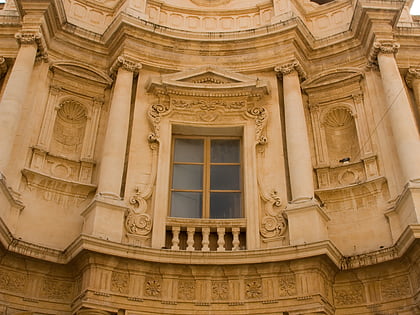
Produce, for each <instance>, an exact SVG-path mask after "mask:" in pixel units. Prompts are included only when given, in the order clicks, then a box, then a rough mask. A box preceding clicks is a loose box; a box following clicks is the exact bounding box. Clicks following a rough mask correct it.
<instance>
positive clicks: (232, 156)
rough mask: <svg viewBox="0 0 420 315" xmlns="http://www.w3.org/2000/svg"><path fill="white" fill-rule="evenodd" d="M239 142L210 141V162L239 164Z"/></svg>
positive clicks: (231, 140) (229, 140)
mask: <svg viewBox="0 0 420 315" xmlns="http://www.w3.org/2000/svg"><path fill="white" fill-rule="evenodd" d="M239 152H240V150H239V140H235V139H226V140H222V139H220V140H212V141H211V162H212V163H239V162H240V154H239Z"/></svg>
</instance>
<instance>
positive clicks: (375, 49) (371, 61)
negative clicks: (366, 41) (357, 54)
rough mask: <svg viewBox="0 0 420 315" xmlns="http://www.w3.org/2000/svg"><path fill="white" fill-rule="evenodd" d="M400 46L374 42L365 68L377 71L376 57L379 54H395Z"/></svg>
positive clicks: (387, 42)
mask: <svg viewBox="0 0 420 315" xmlns="http://www.w3.org/2000/svg"><path fill="white" fill-rule="evenodd" d="M399 48H400V44H398V43H396V42H389V41H381V42H374V43H373V45H372V48H371V50H370V53H369V57H368V64H367V67H368V68H371V69H374V70H377V69H378V55H379V54H396V53H397V52H398V49H399Z"/></svg>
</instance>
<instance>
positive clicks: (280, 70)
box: [274, 60, 306, 81]
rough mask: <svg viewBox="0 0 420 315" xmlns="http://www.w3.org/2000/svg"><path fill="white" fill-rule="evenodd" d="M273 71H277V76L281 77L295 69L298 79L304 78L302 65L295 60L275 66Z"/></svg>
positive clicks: (304, 73)
mask: <svg viewBox="0 0 420 315" xmlns="http://www.w3.org/2000/svg"><path fill="white" fill-rule="evenodd" d="M274 71H275V72H276V73H277V76H278V77H279V78H280V79H282V78H283V77H284V76H286V75H289V74H291V73H293V72H294V71H296V72H297V73H298V75H299V79H300V81H305V80H306V72H305V70H304V69H303V67H302V65H301V64H300V63H299V61H297V60H293V61H292V62H289V63H286V64H283V65H280V66H276V67H275V68H274Z"/></svg>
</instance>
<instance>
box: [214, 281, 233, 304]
mask: <svg viewBox="0 0 420 315" xmlns="http://www.w3.org/2000/svg"><path fill="white" fill-rule="evenodd" d="M228 292H229V286H228V282H227V281H212V283H211V298H212V299H213V300H227V299H228Z"/></svg>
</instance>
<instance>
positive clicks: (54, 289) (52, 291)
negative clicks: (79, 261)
mask: <svg viewBox="0 0 420 315" xmlns="http://www.w3.org/2000/svg"><path fill="white" fill-rule="evenodd" d="M71 293H72V283H71V282H64V281H56V280H52V279H45V280H44V285H43V287H42V296H45V297H47V298H49V299H57V300H67V299H69V298H71Z"/></svg>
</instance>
